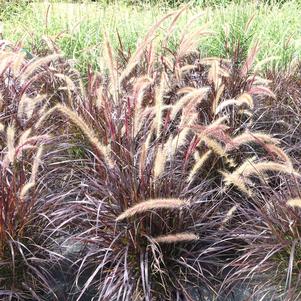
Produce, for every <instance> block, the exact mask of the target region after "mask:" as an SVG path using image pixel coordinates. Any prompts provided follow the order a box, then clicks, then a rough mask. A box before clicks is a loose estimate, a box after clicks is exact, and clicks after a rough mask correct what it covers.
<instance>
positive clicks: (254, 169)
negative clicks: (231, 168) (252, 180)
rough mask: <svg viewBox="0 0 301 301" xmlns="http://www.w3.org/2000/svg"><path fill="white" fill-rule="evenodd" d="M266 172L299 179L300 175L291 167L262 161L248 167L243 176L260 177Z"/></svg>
mask: <svg viewBox="0 0 301 301" xmlns="http://www.w3.org/2000/svg"><path fill="white" fill-rule="evenodd" d="M266 171H274V172H282V173H286V174H292V175H294V176H297V177H299V176H300V174H299V173H298V172H297V171H295V170H294V169H293V168H292V167H289V166H287V165H285V164H281V163H276V162H272V161H262V162H258V163H254V164H253V165H250V166H248V167H247V168H246V169H245V170H244V171H243V173H242V175H243V176H246V177H248V176H252V175H254V174H256V175H259V174H260V173H264V172H266Z"/></svg>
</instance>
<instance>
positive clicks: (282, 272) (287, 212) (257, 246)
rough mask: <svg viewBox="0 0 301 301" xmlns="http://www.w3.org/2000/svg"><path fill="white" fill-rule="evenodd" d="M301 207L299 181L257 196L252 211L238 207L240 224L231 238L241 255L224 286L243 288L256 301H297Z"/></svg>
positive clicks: (232, 232) (298, 292) (300, 267)
mask: <svg viewBox="0 0 301 301" xmlns="http://www.w3.org/2000/svg"><path fill="white" fill-rule="evenodd" d="M279 188H280V187H279ZM300 207H301V202H300V181H298V180H295V181H290V182H288V183H287V184H286V185H283V187H281V188H280V189H279V190H277V191H275V190H274V191H271V190H269V192H266V193H265V196H264V198H263V197H258V196H257V197H256V198H254V199H253V207H252V208H242V207H241V208H238V210H237V216H240V218H241V221H239V220H237V223H236V225H233V226H234V228H232V230H231V235H232V237H233V239H235V240H240V245H239V246H238V247H240V248H241V251H242V252H241V255H240V256H238V257H237V258H236V259H235V260H234V261H233V262H232V263H231V264H230V266H231V267H232V268H233V270H232V273H231V276H230V277H229V278H228V279H226V280H225V284H229V283H231V281H233V282H234V283H236V285H245V286H246V287H248V288H249V290H250V292H251V295H252V297H253V298H255V299H256V298H259V297H260V296H261V297H262V296H266V298H267V299H268V300H299V299H300V296H301V290H300V281H301V265H300V262H301V253H300V230H301V228H300V227H301V210H300ZM234 271H235V272H234ZM232 285H233V283H232ZM256 300H257V299H256Z"/></svg>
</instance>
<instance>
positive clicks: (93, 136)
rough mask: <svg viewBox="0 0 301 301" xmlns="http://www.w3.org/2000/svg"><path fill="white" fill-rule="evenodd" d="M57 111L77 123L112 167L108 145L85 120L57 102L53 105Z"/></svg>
mask: <svg viewBox="0 0 301 301" xmlns="http://www.w3.org/2000/svg"><path fill="white" fill-rule="evenodd" d="M54 108H55V109H57V110H58V111H60V112H61V113H62V114H64V115H65V116H66V117H68V118H69V119H70V121H72V122H73V123H74V124H75V125H77V126H78V127H79V128H80V129H81V131H82V132H83V134H84V135H85V136H86V137H87V139H88V140H89V141H90V143H91V144H92V145H93V146H94V147H95V148H96V150H98V151H99V153H100V154H101V155H102V156H103V158H104V159H105V162H106V163H107V164H108V166H110V167H113V162H112V159H111V157H110V149H109V147H108V146H106V145H103V144H102V143H101V142H100V141H99V139H98V137H97V135H96V133H95V132H94V131H93V130H92V129H91V128H90V127H89V126H88V125H87V124H86V122H85V121H84V120H83V119H82V118H81V117H80V116H79V115H78V114H77V113H76V112H74V111H72V110H71V109H69V108H67V107H66V106H63V105H61V104H57V105H56V106H55V107H54Z"/></svg>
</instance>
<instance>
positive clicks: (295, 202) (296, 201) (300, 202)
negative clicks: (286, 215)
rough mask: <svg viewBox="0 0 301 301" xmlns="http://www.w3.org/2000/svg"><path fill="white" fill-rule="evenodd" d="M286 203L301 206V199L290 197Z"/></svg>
mask: <svg viewBox="0 0 301 301" xmlns="http://www.w3.org/2000/svg"><path fill="white" fill-rule="evenodd" d="M286 204H287V205H288V206H291V207H298V208H301V199H290V200H288V201H287V203H286Z"/></svg>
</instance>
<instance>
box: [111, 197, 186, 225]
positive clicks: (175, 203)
mask: <svg viewBox="0 0 301 301" xmlns="http://www.w3.org/2000/svg"><path fill="white" fill-rule="evenodd" d="M187 205H189V202H188V201H187V200H181V199H149V200H146V201H144V202H141V203H139V204H136V205H134V206H133V207H131V208H128V209H126V210H125V211H124V212H123V213H121V214H120V215H119V216H118V217H117V218H116V221H121V220H123V219H125V218H128V217H131V216H134V215H136V214H137V213H141V212H146V211H149V210H154V209H178V208H181V207H183V206H187Z"/></svg>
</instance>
